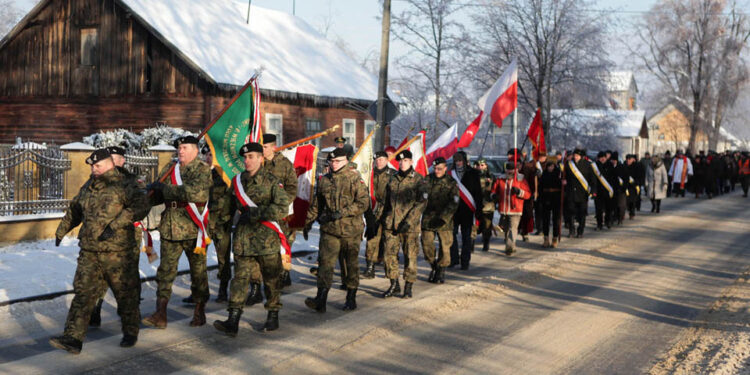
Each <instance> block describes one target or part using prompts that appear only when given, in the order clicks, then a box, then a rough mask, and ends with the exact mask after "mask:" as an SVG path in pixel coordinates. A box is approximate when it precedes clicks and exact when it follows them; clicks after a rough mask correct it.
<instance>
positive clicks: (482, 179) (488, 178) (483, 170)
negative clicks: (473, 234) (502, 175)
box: [477, 158, 495, 251]
mask: <svg viewBox="0 0 750 375" xmlns="http://www.w3.org/2000/svg"><path fill="white" fill-rule="evenodd" d="M477 170H478V171H479V186H480V187H481V189H482V204H481V207H480V208H479V209H481V210H482V214H481V219H480V221H479V228H480V229H479V230H480V232H481V233H482V251H489V250H490V239H491V238H492V218H493V217H494V216H495V202H494V201H493V200H492V187H493V186H494V185H495V176H493V175H492V173H490V170H489V169H488V168H487V160H485V159H484V158H480V159H479V160H477Z"/></svg>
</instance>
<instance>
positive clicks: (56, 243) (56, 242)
mask: <svg viewBox="0 0 750 375" xmlns="http://www.w3.org/2000/svg"><path fill="white" fill-rule="evenodd" d="M60 241H62V240H60V239H59V238H55V246H57V247H59V246H60Z"/></svg>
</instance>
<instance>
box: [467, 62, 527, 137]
mask: <svg viewBox="0 0 750 375" xmlns="http://www.w3.org/2000/svg"><path fill="white" fill-rule="evenodd" d="M477 105H479V109H481V110H482V111H483V112H484V115H483V116H482V117H484V116H486V115H487V114H489V115H490V119H491V120H492V122H493V123H495V125H497V127H498V128H501V127H503V119H504V118H506V117H508V115H510V114H511V113H513V111H514V110H515V109H516V108H517V107H518V63H517V62H516V60H515V59H513V61H511V63H510V65H508V68H507V69H505V72H503V75H502V76H500V78H498V80H497V81H496V82H495V84H494V85H492V87H491V88H490V89H489V90H487V92H486V93H484V95H483V96H482V97H481V98H479V102H478V103H477ZM479 123H480V124H481V123H482V121H481V120H480V121H479Z"/></svg>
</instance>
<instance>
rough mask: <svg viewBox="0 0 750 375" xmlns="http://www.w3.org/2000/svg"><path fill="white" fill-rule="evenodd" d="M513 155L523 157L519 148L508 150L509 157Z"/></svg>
mask: <svg viewBox="0 0 750 375" xmlns="http://www.w3.org/2000/svg"><path fill="white" fill-rule="evenodd" d="M513 154H518V155H521V150H519V149H517V148H511V149H510V150H508V155H513Z"/></svg>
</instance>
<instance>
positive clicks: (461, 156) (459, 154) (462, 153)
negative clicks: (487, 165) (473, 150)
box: [453, 151, 467, 161]
mask: <svg viewBox="0 0 750 375" xmlns="http://www.w3.org/2000/svg"><path fill="white" fill-rule="evenodd" d="M466 159H467V158H466V152H465V151H459V152H457V153H455V154H454V155H453V161H458V160H463V161H466Z"/></svg>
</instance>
